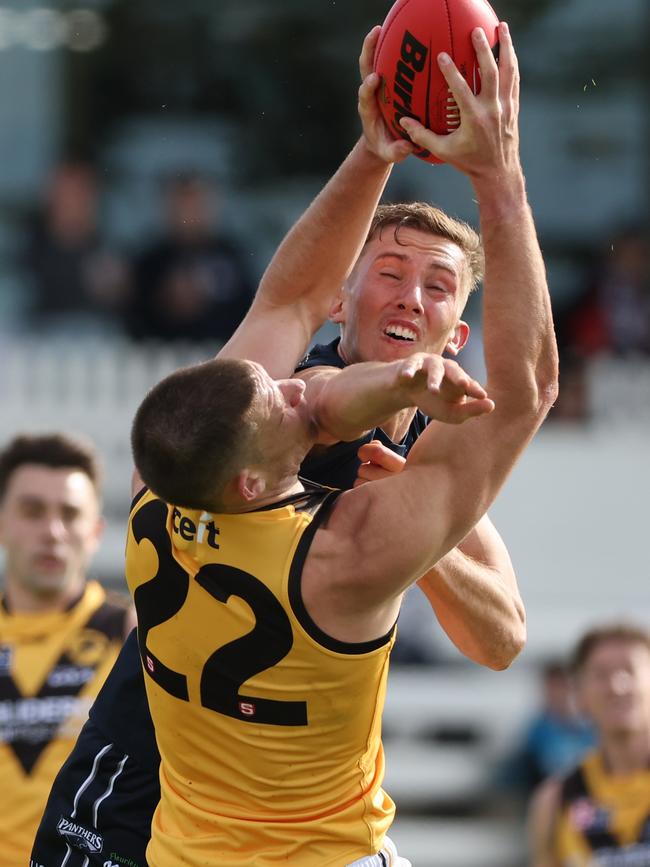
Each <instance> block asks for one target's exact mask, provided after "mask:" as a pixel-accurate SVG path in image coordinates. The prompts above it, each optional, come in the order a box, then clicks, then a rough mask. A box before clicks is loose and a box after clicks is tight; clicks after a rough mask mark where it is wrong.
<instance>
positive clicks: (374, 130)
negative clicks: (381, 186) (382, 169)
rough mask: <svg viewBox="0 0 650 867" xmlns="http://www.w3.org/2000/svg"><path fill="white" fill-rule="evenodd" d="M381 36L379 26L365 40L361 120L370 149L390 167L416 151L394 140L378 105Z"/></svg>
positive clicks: (361, 68) (360, 106) (404, 141)
mask: <svg viewBox="0 0 650 867" xmlns="http://www.w3.org/2000/svg"><path fill="white" fill-rule="evenodd" d="M380 32H381V27H380V25H379V24H377V25H376V26H375V27H373V28H372V30H371V31H370V33H368V35H367V36H366V38H365V39H364V40H363V47H362V49H361V55H360V56H359V72H360V74H361V86H360V88H359V117H360V118H361V126H362V127H363V135H364V138H365V141H366V145H367V147H368V149H369V150H371V151H372V152H373V153H374V154H375V155H376V156H378V157H379V158H380V159H382V160H384V161H385V162H387V163H399V162H401V161H402V160H404V159H406V157H407V156H408V155H409V154H412V153H414V152H415V147H414V146H413V145H412V144H411V142H409V141H406V140H404V139H400V140H399V141H395V139H394V138H393V136H391V135H390V134H389V132H388V130H387V128H386V124H385V122H384V119H383V117H382V116H381V112H380V111H379V106H378V105H377V91H378V89H379V86H380V84H381V79H380V77H379V76H378V75H377V73H375V72H373V71H372V65H373V58H374V56H375V49H376V48H377V40H378V39H379V34H380Z"/></svg>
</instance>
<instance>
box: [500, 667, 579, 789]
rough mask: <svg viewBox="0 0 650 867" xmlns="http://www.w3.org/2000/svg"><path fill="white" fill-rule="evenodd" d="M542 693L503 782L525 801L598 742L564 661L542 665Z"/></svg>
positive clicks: (507, 765) (505, 770)
mask: <svg viewBox="0 0 650 867" xmlns="http://www.w3.org/2000/svg"><path fill="white" fill-rule="evenodd" d="M540 692H541V697H540V698H541V707H540V708H539V710H538V711H537V713H536V714H535V715H534V716H533V717H532V718H531V719H530V720H529V722H528V724H527V726H526V728H525V729H524V731H523V733H522V736H521V741H520V743H519V745H518V748H517V749H516V751H515V752H514V754H513V755H511V756H509V757H508V760H507V761H506V762H505V763H504V774H503V780H502V782H503V783H504V784H506V785H508V786H512V787H513V788H515V789H517V790H518V791H519V792H520V793H521V796H522V798H523V800H524V802H527V801H528V798H529V797H530V794H531V793H532V791H533V790H534V789H535V788H537V786H538V785H539V784H540V783H541V782H542V781H543V780H546V779H547V778H548V777H551V776H558V775H560V774H563V773H565V772H566V771H568V770H569V769H570V768H572V767H573V766H574V765H575V764H576V763H577V762H579V761H580V759H581V758H582V756H583V755H584V754H585V753H586V752H587V750H588V749H589V748H590V747H592V746H593V745H594V743H595V740H596V737H595V732H594V729H593V725H592V724H591V721H590V720H589V719H587V717H585V715H584V714H583V713H582V712H581V711H580V709H579V708H578V707H577V706H576V701H575V695H574V690H573V683H572V677H571V672H570V671H569V669H568V668H567V666H566V664H565V663H564V662H563V661H561V660H559V659H558V660H554V661H552V662H547V663H546V664H545V665H544V666H543V668H542V671H541V673H540Z"/></svg>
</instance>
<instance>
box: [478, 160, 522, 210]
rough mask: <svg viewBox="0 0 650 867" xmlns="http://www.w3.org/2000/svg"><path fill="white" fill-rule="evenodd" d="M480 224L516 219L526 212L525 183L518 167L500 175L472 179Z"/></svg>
mask: <svg viewBox="0 0 650 867" xmlns="http://www.w3.org/2000/svg"><path fill="white" fill-rule="evenodd" d="M471 180H472V187H473V188H474V193H475V195H476V201H477V203H478V207H479V211H480V215H481V222H484V221H486V220H504V221H506V222H508V221H510V220H516V219H518V218H519V217H520V216H521V214H523V213H524V212H526V211H527V210H528V197H527V195H526V182H525V180H524V175H523V172H522V171H521V168H520V167H519V166H517V167H515V168H512V169H510V170H508V171H504V172H503V173H500V174H493V175H491V176H490V175H485V176H478V177H473V178H472V179H471Z"/></svg>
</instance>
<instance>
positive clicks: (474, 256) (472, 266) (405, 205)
mask: <svg viewBox="0 0 650 867" xmlns="http://www.w3.org/2000/svg"><path fill="white" fill-rule="evenodd" d="M388 226H394V227H395V240H396V241H397V243H398V244H399V243H400V240H399V230H400V229H401V228H403V227H404V228H409V229H419V230H420V231H421V232H428V233H429V234H430V235H440V236H441V237H442V238H447V240H449V241H452V242H453V243H454V244H457V245H458V247H460V249H461V250H462V251H463V253H464V254H465V259H466V261H467V267H468V270H469V278H470V280H469V293H471V292H473V291H474V289H476V288H477V286H478V284H479V283H480V282H481V280H482V279H483V272H484V269H485V257H484V254H483V246H482V244H481V238H480V236H479V234H478V233H477V232H476V231H475V230H474V229H473V228H472V227H471V226H470V225H469V223H465V222H464V221H463V220H457V219H456V218H455V217H450V216H449V214H446V213H445V212H444V211H442V210H441V209H440V208H435V207H434V206H433V205H429V204H427V203H426V202H402V203H399V204H386V205H379V207H378V208H377V210H376V211H375V216H374V217H373V220H372V223H371V225H370V231H369V232H368V237H367V238H366V244H367V243H368V242H369V241H372V239H373V238H375V237H377V236H378V237H381V235H382V232H383V230H384V229H385V228H387V227H388Z"/></svg>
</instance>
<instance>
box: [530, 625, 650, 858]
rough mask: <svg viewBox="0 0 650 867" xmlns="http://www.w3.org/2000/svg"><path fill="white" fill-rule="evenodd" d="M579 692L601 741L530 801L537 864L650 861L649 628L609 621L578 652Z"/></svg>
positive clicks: (575, 661)
mask: <svg viewBox="0 0 650 867" xmlns="http://www.w3.org/2000/svg"><path fill="white" fill-rule="evenodd" d="M571 668H572V674H573V680H574V685H575V690H576V698H577V701H578V702H579V703H580V706H581V708H582V709H583V710H584V712H585V713H586V714H588V715H589V717H590V719H592V720H593V723H594V726H595V728H596V730H597V732H598V747H597V749H595V750H593V751H590V752H589V753H588V755H587V756H586V757H584V758H583V759H582V760H581V761H580V763H579V764H577V765H576V766H575V767H574V768H572V769H570V772H569V773H567V774H565V775H563V776H555V777H553V778H551V779H548V780H546V781H545V782H544V783H543V784H542V785H541V786H540V788H539V789H538V790H537V791H536V793H535V797H534V798H533V800H532V802H531V806H530V814H529V832H530V860H529V864H530V865H531V867H595V865H602V867H648V865H650V633H649V632H648V630H647V629H646V628H645V627H643V626H641V625H639V626H636V625H634V624H625V623H611V624H604V625H603V626H600V627H597V628H595V629H592V630H591V631H589V632H587V633H586V634H585V635H583V636H582V638H581V639H580V641H579V642H578V645H577V647H576V649H575V651H574V654H573V660H572V666H571Z"/></svg>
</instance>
